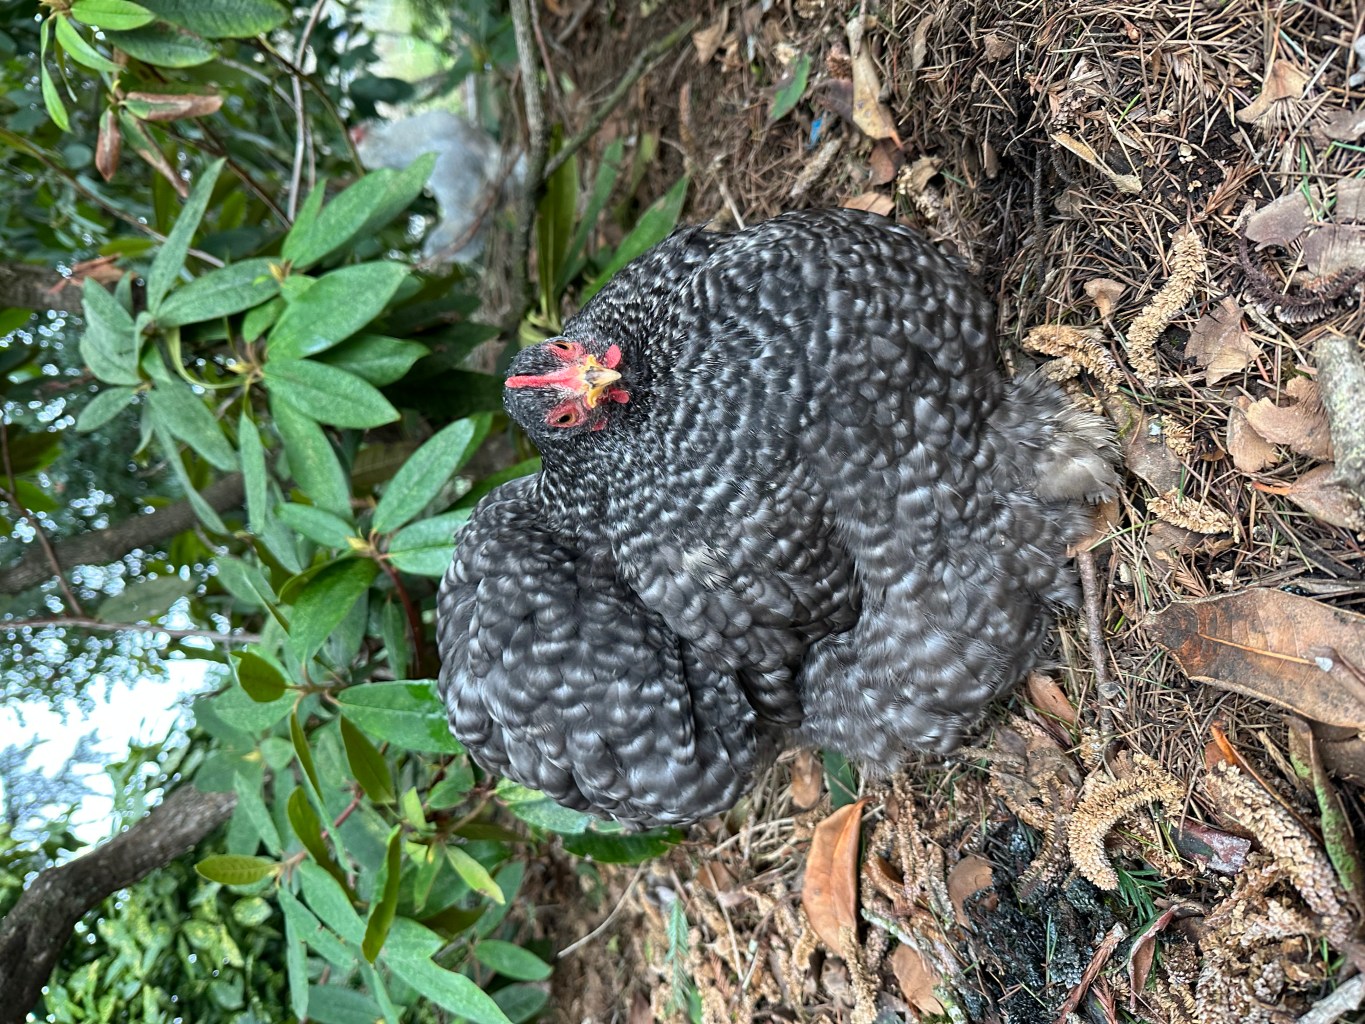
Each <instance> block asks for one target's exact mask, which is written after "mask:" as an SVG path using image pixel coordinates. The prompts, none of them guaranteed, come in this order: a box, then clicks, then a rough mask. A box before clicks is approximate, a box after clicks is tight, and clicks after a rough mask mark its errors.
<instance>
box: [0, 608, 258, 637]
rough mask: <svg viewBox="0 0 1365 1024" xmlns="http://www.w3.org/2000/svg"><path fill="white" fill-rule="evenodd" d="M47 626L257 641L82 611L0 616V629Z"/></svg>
mask: <svg viewBox="0 0 1365 1024" xmlns="http://www.w3.org/2000/svg"><path fill="white" fill-rule="evenodd" d="M48 626H69V627H72V628H75V629H94V630H98V631H100V632H102V633H124V632H133V633H165V634H166V635H167V636H168V637H170V638H171V639H172V640H189V639H194V640H209V641H212V642H213V643H215V644H254V643H259V642H260V639H261V638H260V637H259V636H257V635H256V634H255V633H211V632H208V631H206V630H202V629H168V628H166V627H165V626H149V625H144V624H142V623H140V622H138V623H129V622H101V621H100V620H99V619H92V618H90V617H88V616H84V615H57V616H53V617H52V618H47V619H8V620H0V632H6V631H8V630H11V629H46V628H47V627H48Z"/></svg>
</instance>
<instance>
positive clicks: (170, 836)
mask: <svg viewBox="0 0 1365 1024" xmlns="http://www.w3.org/2000/svg"><path fill="white" fill-rule="evenodd" d="M236 803H237V796H236V794H235V793H201V792H200V791H199V790H197V789H195V788H194V787H193V786H183V787H181V788H180V789H177V790H176V791H175V792H173V793H172V794H171V795H170V796H168V797H166V799H165V800H163V801H162V802H161V806H159V807H157V808H156V809H155V810H154V811H152V813H151V814H149V815H147V817H145V818H143V819H142V820H141V821H139V822H138V823H137V824H136V825H134V826H133V827H132V828H130V829H128V831H126V832H124V833H122V834H120V835H118V836H115V837H114V838H113V839H111V840H109V841H108V842H107V843H105V844H103V845H102V846H98V847H96V848H95V849H93V850H91V851H90V852H89V853H86V854H82V855H81V856H79V857H76V858H75V859H74V860H71V861H68V862H67V863H65V864H62V865H60V866H58V867H55V868H48V869H47V870H46V871H44V872H42V873H41V874H39V875H38V877H37V878H35V879H34V880H33V882H32V883H31V884H30V885H29V887H28V888H27V889H25V890H24V894H23V895H22V896H20V897H19V902H18V903H16V904H15V905H14V909H12V910H11V911H10V912H9V913H8V914H6V915H5V917H4V920H2V921H0V992H3V993H4V995H5V998H4V999H3V1000H0V1024H21V1022H22V1021H24V1020H25V1018H26V1017H27V1016H28V1012H29V1010H31V1009H32V1008H33V1006H34V1005H35V1004H36V1003H37V1001H38V997H39V995H40V994H41V993H42V989H43V986H44V985H45V984H47V980H48V978H49V976H50V975H51V974H52V969H53V967H55V966H56V964H57V960H58V958H59V957H60V956H61V953H62V950H63V949H64V948H65V946H66V943H67V940H68V939H69V938H70V937H71V929H72V928H73V927H75V925H76V922H77V921H79V920H80V919H81V918H82V917H84V916H85V915H86V913H87V912H89V911H90V910H91V909H92V908H93V907H95V906H96V905H97V904H98V903H99V902H100V901H101V900H103V899H104V898H105V897H106V896H109V895H110V894H111V893H114V892H117V891H118V890H119V889H123V888H126V887H127V886H130V885H132V884H133V883H135V882H137V881H139V880H140V879H142V878H145V877H146V876H147V875H148V874H150V873H151V872H152V871H154V870H155V869H157V868H159V867H162V866H164V865H166V864H168V863H170V862H171V861H172V860H174V859H175V858H176V857H179V856H180V855H181V854H183V853H186V852H188V851H189V850H191V849H192V848H193V847H194V846H195V845H196V844H198V843H199V842H200V841H201V840H203V839H204V838H205V837H207V836H208V835H209V834H210V833H212V832H213V831H214V829H216V828H218V826H219V825H221V824H223V823H224V822H225V821H227V819H228V818H229V817H230V816H231V814H232V808H233V806H234V805H235V804H236Z"/></svg>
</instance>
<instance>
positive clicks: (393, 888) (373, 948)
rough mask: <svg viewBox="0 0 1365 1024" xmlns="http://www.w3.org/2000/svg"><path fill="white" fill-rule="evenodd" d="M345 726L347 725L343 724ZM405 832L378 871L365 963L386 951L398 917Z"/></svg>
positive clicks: (396, 830)
mask: <svg viewBox="0 0 1365 1024" xmlns="http://www.w3.org/2000/svg"><path fill="white" fill-rule="evenodd" d="M342 724H343V725H345V721H344V720H343V722H342ZM402 869H403V828H402V826H400V825H395V826H394V827H393V829H392V830H391V831H390V832H389V841H388V844H387V847H386V850H385V855H384V866H383V867H382V868H380V869H379V877H378V878H376V879H375V891H376V892H378V893H380V896H379V899H378V900H376V901H375V902H374V903H373V904H371V906H370V913H369V917H368V919H367V920H366V922H365V938H364V940H363V941H362V942H361V944H360V949H361V952H363V953H364V954H365V959H366V960H368V961H369V962H370V963H374V962H375V960H376V959H377V958H378V956H379V951H380V950H381V949H383V948H384V940H385V939H387V938H388V937H389V928H390V927H392V925H393V920H394V917H395V916H397V913H398V887H399V883H400V882H401V880H402V875H403V870H402Z"/></svg>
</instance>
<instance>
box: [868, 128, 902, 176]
mask: <svg viewBox="0 0 1365 1024" xmlns="http://www.w3.org/2000/svg"><path fill="white" fill-rule="evenodd" d="M903 159H904V158H903V157H902V156H901V151H900V150H899V149H897V148H896V147H895V146H893V145H892V144H891V143H890V142H889V141H888V140H886V139H881V140H880V141H878V143H877V144H876V145H875V146H873V147H872V155H871V156H870V157H869V158H868V161H867V167H868V172H869V173H868V179H867V180H868V184H869V185H886V184H888V183H890V182H891V181H892V180H893V179H894V178H895V177H896V171H898V170H899V169H900V165H901V163H902V162H903Z"/></svg>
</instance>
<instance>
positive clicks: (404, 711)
mask: <svg viewBox="0 0 1365 1024" xmlns="http://www.w3.org/2000/svg"><path fill="white" fill-rule="evenodd" d="M336 697H337V700H338V701H339V702H340V703H341V705H342V707H343V708H344V709H345V713H346V717H347V718H349V719H350V720H351V721H352V722H353V723H355V724H356V725H358V726H359V727H360V728H362V729H364V730H365V731H366V732H367V733H369V734H370V735H371V736H374V737H377V738H378V739H381V740H385V741H387V742H389V743H392V744H393V745H394V746H396V747H401V748H402V749H404V750H411V751H415V752H417V753H423V754H460V753H463V752H464V748H463V747H461V746H460V744H459V742H458V741H457V740H456V739H455V737H454V736H452V735H451V734H450V726H449V724H448V723H447V721H446V709H445V705H443V704H442V703H441V700H440V698H439V697H437V696H436V691H435V690H434V689H433V688H432V686H431V683H430V682H427V681H425V680H421V681H403V682H396V683H366V684H365V685H363V686H348V687H347V688H346V689H344V690H342V691H341V692H340V693H338V694H337V695H336Z"/></svg>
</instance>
